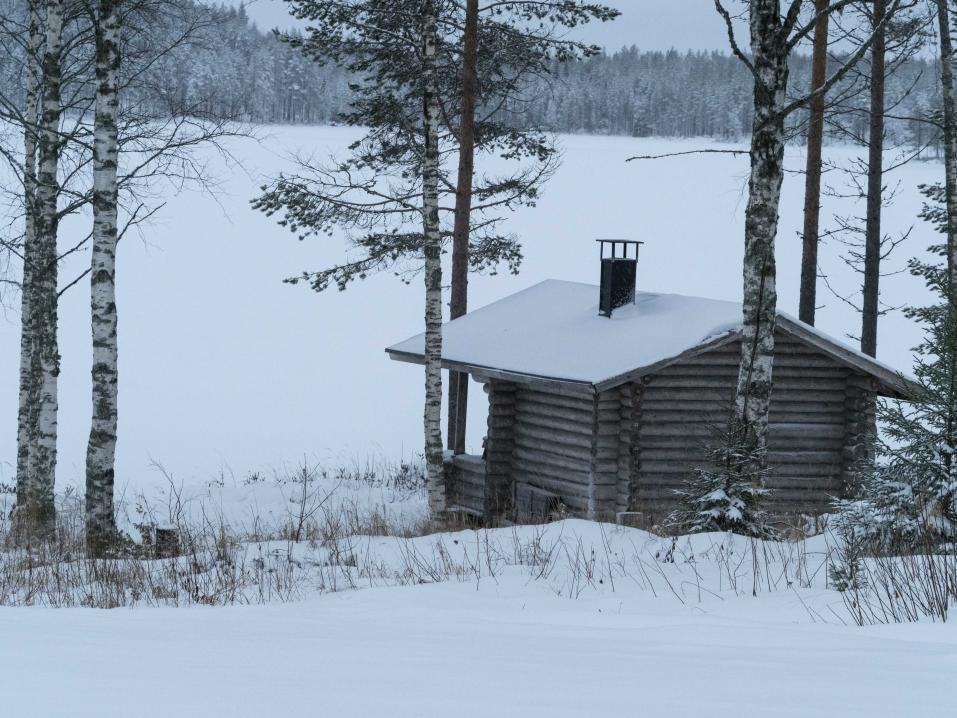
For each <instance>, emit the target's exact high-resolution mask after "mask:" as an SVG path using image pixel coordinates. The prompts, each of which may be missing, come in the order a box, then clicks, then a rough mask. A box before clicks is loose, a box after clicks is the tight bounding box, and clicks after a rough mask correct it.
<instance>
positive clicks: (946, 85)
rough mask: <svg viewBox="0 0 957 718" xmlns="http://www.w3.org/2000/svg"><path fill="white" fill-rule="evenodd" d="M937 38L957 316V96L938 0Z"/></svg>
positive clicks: (947, 20) (943, 2)
mask: <svg viewBox="0 0 957 718" xmlns="http://www.w3.org/2000/svg"><path fill="white" fill-rule="evenodd" d="M936 10H937V12H936V15H937V37H938V41H939V43H940V45H939V47H940V57H939V59H940V81H941V98H942V100H943V102H942V104H943V112H942V115H943V117H942V120H943V128H942V129H943V141H944V208H945V210H946V217H945V225H944V234H945V236H946V270H947V277H948V279H947V287H948V291H947V295H948V297H949V299H950V303H951V310H952V311H953V312H954V313H955V314H957V95H955V92H957V90H955V88H954V45H953V39H952V36H951V31H952V16H951V12H950V9H949V7H948V2H947V0H936Z"/></svg>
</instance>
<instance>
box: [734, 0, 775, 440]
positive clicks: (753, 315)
mask: <svg viewBox="0 0 957 718" xmlns="http://www.w3.org/2000/svg"><path fill="white" fill-rule="evenodd" d="M750 25H751V53H752V58H753V59H752V63H753V66H754V124H753V128H754V129H753V130H752V134H751V152H750V156H751V177H750V179H749V181H748V204H747V209H746V211H745V229H744V267H743V269H744V271H743V279H744V300H743V329H742V341H741V366H740V370H739V374H738V386H737V395H736V402H735V409H736V411H737V414H738V417H739V418H740V419H741V420H742V421H743V422H744V423H745V425H746V426H747V427H749V428H750V430H751V431H752V432H753V436H754V439H755V441H756V444H757V448H759V449H763V448H765V446H766V444H767V431H768V411H769V409H770V404H771V371H772V365H773V362H774V325H775V320H776V312H777V289H776V279H777V276H776V267H775V261H774V240H775V237H776V236H777V229H778V206H779V203H780V199H781V181H782V179H783V177H784V165H783V162H784V114H783V111H782V110H783V108H784V104H785V90H786V88H787V80H788V64H787V59H788V58H787V44H786V43H787V38H786V37H785V36H784V33H783V32H782V28H781V15H780V8H779V2H778V0H753V1H752V2H751V18H750ZM761 455H762V456H763V452H762V454H761Z"/></svg>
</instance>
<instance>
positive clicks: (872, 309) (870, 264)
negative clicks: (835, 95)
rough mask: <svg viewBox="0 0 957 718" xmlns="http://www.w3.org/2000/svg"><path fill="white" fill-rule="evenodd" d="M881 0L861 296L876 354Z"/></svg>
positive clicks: (866, 344) (867, 340) (868, 349)
mask: <svg viewBox="0 0 957 718" xmlns="http://www.w3.org/2000/svg"><path fill="white" fill-rule="evenodd" d="M884 15H885V2H884V0H874V9H873V18H872V20H873V23H874V28H875V34H874V42H873V44H872V45H871V116H870V129H869V136H868V140H867V143H868V144H867V147H868V150H867V211H866V217H865V220H864V296H863V305H862V309H863V311H862V314H861V351H862V352H864V353H865V354H867V355H869V356H872V357H874V356H877V317H878V314H879V311H880V310H879V306H878V299H879V296H880V279H881V209H882V200H883V194H884V193H883V189H884V73H885V69H884V55H885V38H886V32H885V31H884Z"/></svg>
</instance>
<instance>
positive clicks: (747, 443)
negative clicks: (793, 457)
mask: <svg viewBox="0 0 957 718" xmlns="http://www.w3.org/2000/svg"><path fill="white" fill-rule="evenodd" d="M765 451H766V450H765V448H764V447H763V446H761V445H760V444H759V443H758V441H757V437H756V436H755V435H754V431H753V429H752V427H750V426H749V425H748V424H747V423H746V422H743V421H741V420H740V419H739V418H738V416H737V415H736V414H734V413H731V414H730V416H729V418H728V422H727V424H726V425H725V426H723V427H721V428H720V429H719V430H717V431H715V437H714V442H713V444H712V445H711V446H710V447H709V448H708V460H709V463H708V464H706V465H704V466H699V467H695V469H694V470H693V474H692V475H691V476H690V477H689V478H688V480H687V481H686V482H685V485H684V486H683V487H682V488H681V489H678V490H677V491H676V492H675V493H676V494H677V495H678V497H679V498H680V500H681V505H680V506H679V508H677V509H676V510H675V511H673V512H672V513H671V515H670V516H669V517H668V519H667V522H666V523H667V525H668V526H670V527H671V528H673V529H675V530H677V531H680V532H683V533H702V532H706V531H732V532H734V533H736V534H742V535H744V536H754V537H756V538H772V537H774V536H775V535H776V532H775V531H774V529H773V528H772V527H771V526H770V525H769V523H768V516H767V514H765V512H764V511H762V509H761V504H762V501H763V500H764V499H765V498H766V497H767V496H768V494H769V493H770V492H769V490H768V489H766V488H764V484H765V482H766V480H767V477H768V469H767V461H766V460H765V458H766V457H765V455H764V452H765Z"/></svg>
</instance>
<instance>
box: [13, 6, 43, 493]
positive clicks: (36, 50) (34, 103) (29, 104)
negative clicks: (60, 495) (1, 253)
mask: <svg viewBox="0 0 957 718" xmlns="http://www.w3.org/2000/svg"><path fill="white" fill-rule="evenodd" d="M27 12H28V19H27V28H28V30H27V32H28V38H29V39H28V44H27V47H26V50H25V53H24V64H23V75H24V80H25V88H24V89H25V93H24V95H25V97H24V108H23V115H24V122H23V126H22V132H23V169H22V176H23V181H22V184H23V208H24V231H23V244H22V246H23V250H22V252H23V278H22V281H21V285H20V287H21V291H20V316H21V319H22V320H23V323H22V325H21V331H20V375H19V398H18V409H17V466H16V477H17V503H18V504H20V505H24V506H26V505H27V504H28V497H29V492H28V491H27V488H28V486H29V480H28V478H27V477H28V472H29V463H30V449H31V446H32V440H31V434H32V425H33V420H32V417H31V409H32V408H33V403H32V402H33V399H34V398H35V397H34V396H32V393H33V392H32V388H33V386H34V381H33V378H34V376H35V371H34V367H33V349H34V342H33V336H32V334H31V332H30V331H29V328H28V326H27V324H26V321H27V319H28V318H29V317H32V316H33V311H32V309H31V299H32V297H33V293H34V271H33V268H34V267H35V266H36V264H37V259H38V257H37V234H36V223H35V220H34V211H35V201H36V181H37V167H36V165H37V128H38V126H39V119H40V118H39V111H38V101H39V97H38V95H39V88H40V73H41V72H42V70H41V67H40V57H39V54H40V51H41V48H42V45H43V39H44V38H43V31H42V21H41V18H40V13H41V8H40V6H39V0H33V1H31V2H30V3H29V6H28V9H27Z"/></svg>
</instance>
